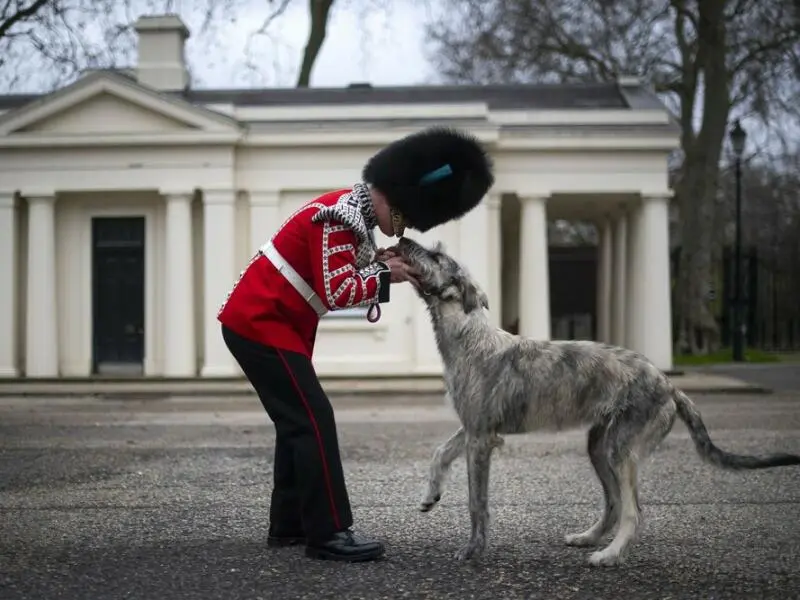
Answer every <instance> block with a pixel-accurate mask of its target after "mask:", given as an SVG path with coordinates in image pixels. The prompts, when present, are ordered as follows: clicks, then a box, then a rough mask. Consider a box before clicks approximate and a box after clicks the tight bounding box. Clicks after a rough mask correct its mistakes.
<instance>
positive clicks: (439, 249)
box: [431, 242, 445, 254]
mask: <svg viewBox="0 0 800 600" xmlns="http://www.w3.org/2000/svg"><path fill="white" fill-rule="evenodd" d="M431 252H433V253H434V254H444V253H445V249H444V243H442V242H436V243H435V244H434V245H433V247H432V248H431Z"/></svg>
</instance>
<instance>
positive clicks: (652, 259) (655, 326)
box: [633, 195, 672, 370]
mask: <svg viewBox="0 0 800 600" xmlns="http://www.w3.org/2000/svg"><path fill="white" fill-rule="evenodd" d="M639 212H640V216H639V219H638V227H639V232H638V235H637V236H636V254H638V255H639V257H640V260H638V261H636V263H635V267H636V270H635V272H634V274H633V277H634V278H635V279H636V281H637V286H636V289H637V293H636V302H637V305H636V308H637V309H638V310H637V311H636V312H637V314H638V319H637V321H636V322H637V328H638V335H637V337H636V342H637V345H636V347H635V348H634V349H635V350H638V351H639V352H641V353H642V354H644V355H645V356H646V357H647V358H649V359H650V360H651V361H653V363H654V364H655V365H656V366H657V367H658V368H659V369H662V370H670V369H672V306H671V304H672V294H671V286H670V257H669V197H668V196H666V195H664V196H645V197H644V198H642V206H641V208H640V211H639Z"/></svg>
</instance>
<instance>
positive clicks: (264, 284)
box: [217, 184, 390, 359]
mask: <svg viewBox="0 0 800 600" xmlns="http://www.w3.org/2000/svg"><path fill="white" fill-rule="evenodd" d="M367 202H370V200H369V192H368V190H367V188H366V186H364V185H362V184H356V186H354V187H353V188H352V189H343V190H337V191H334V192H330V193H328V194H324V195H323V196H320V197H319V198H316V199H315V200H312V201H310V202H308V203H307V204H305V205H304V206H302V207H301V208H300V209H299V210H297V211H296V212H295V213H294V214H293V215H291V216H290V217H289V218H288V219H287V220H286V221H285V222H284V224H283V225H282V226H281V227H280V229H279V230H278V231H277V232H276V233H275V235H274V236H273V237H272V239H271V243H272V246H273V247H274V250H277V252H278V253H279V254H280V257H282V258H283V259H285V262H286V263H288V264H289V265H291V267H292V268H293V269H294V271H295V272H296V273H297V274H298V275H299V276H300V277H301V278H302V280H303V281H304V282H305V283H306V284H307V286H308V287H310V289H311V290H313V292H315V294H316V296H317V297H318V299H317V302H318V303H320V304H321V305H323V306H324V308H322V306H320V309H321V311H325V310H341V309H345V308H354V307H361V306H369V305H371V304H376V303H381V302H388V301H389V284H390V281H389V277H390V271H389V268H388V267H387V266H386V264H385V263H382V262H379V261H375V260H374V258H375V250H376V247H375V241H374V237H373V235H372V227H374V217H372V216H371V215H372V213H371V204H369V205H368V206H367V204H366V203H367ZM364 206H367V208H366V209H364V208H363V207H364ZM365 211H366V212H367V214H368V219H369V220H367V219H365V216H364V212H365ZM268 246H269V242H268V243H267V244H265V245H264V246H262V248H261V249H260V250H259V251H258V252H257V253H256V254H255V256H254V257H253V258H252V259H251V261H250V263H249V264H248V265H247V267H246V268H245V270H244V271H243V272H242V274H241V275H240V276H239V279H238V281H237V282H236V283H235V285H234V287H233V289H232V290H231V292H230V293H229V294H228V297H227V298H226V300H225V302H224V303H223V305H222V307H221V308H220V310H219V314H218V317H217V318H218V319H219V321H220V322H221V323H222V324H223V325H225V326H227V327H228V328H229V329H231V330H232V331H234V332H235V333H237V334H239V335H241V336H242V337H245V338H248V339H251V340H253V341H256V342H259V343H262V344H266V345H268V346H274V347H277V348H281V349H283V350H288V351H291V352H298V353H301V354H304V355H305V356H307V357H308V358H309V359H310V358H311V356H312V355H313V352H314V342H315V340H316V334H317V326H318V325H319V314H318V313H317V311H316V310H315V309H314V308H313V307H312V304H311V303H310V302H309V301H308V300H306V298H304V296H303V295H302V294H301V293H300V292H299V291H298V290H297V289H296V288H295V286H293V285H292V283H291V281H290V279H289V278H287V276H286V275H285V274H284V273H282V272H281V271H279V270H278V267H277V266H276V264H275V263H274V262H273V261H271V260H270V258H268V256H265V253H269V249H268ZM278 264H280V261H279V263H278ZM285 270H286V268H285V267H284V271H285ZM320 301H321V302H320Z"/></svg>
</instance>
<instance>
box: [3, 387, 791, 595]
mask: <svg viewBox="0 0 800 600" xmlns="http://www.w3.org/2000/svg"><path fill="white" fill-rule="evenodd" d="M696 399H697V401H698V403H699V405H700V407H701V410H702V411H703V415H704V417H705V420H706V423H707V426H708V428H709V430H710V432H711V435H712V438H713V439H714V440H715V441H716V442H717V443H718V444H719V445H720V446H722V447H723V448H725V449H729V450H736V451H741V452H766V451H790V452H795V453H800V394H797V393H776V394H772V395H755V396H745V395H741V394H736V395H730V396H722V395H717V396H697V398H696ZM256 402H257V401H255V400H254V403H253V405H252V407H251V408H252V410H249V409H247V410H244V409H236V410H225V406H224V405H221V407H220V410H218V411H208V410H201V409H199V408H197V407H195V408H192V409H188V408H187V406H186V405H182V404H180V403H177V404H176V403H170V402H158V401H153V402H137V401H119V402H113V401H83V400H64V401H58V400H55V399H47V400H36V399H20V400H18V401H17V400H14V399H9V398H5V399H1V400H0V519H1V520H0V598H2V599H3V600H16V599H20V598H30V599H36V600H45V599H51V598H59V599H61V598H64V599H68V600H73V599H74V600H77V599H83V598H92V599H102V600H111V599H116V598H126V599H147V600H161V599H164V600H170V599H183V598H198V599H203V600H211V599H216V598H225V599H232V598H235V599H253V598H264V599H283V598H291V599H294V598H298V599H299V598H309V599H312V598H313V599H320V598H343V599H348V600H349V599H355V598H364V599H379V598H431V599H436V600H444V599H451V598H452V599H459V600H462V599H469V598H487V599H503V600H504V599H509V598H548V599H561V598H581V599H584V598H585V599H589V598H592V599H623V598H624V599H626V600H628V599H639V598H642V599H644V598H658V599H662V600H666V599H672V598H674V599H682V600H683V599H690V598H703V599H708V600H710V599H722V598H743V599H744V598H747V599H757V598H759V599H765V598H780V599H786V598H798V597H800V468H796V467H789V468H783V469H774V470H769V471H758V472H749V473H728V472H723V471H720V470H717V469H714V468H713V467H711V466H708V465H705V464H704V463H702V462H701V461H700V460H699V458H698V457H697V456H696V454H695V452H694V449H693V446H692V444H691V442H690V441H689V439H688V435H687V432H686V430H685V428H684V427H683V425H682V424H678V425H676V427H675V429H674V430H673V433H672V434H671V435H670V436H669V437H668V438H667V440H666V441H665V442H664V444H663V445H662V446H661V448H660V449H659V451H658V452H657V453H656V454H655V455H654V456H653V458H652V459H651V460H650V461H649V463H647V464H646V465H645V467H643V468H642V470H641V473H640V493H641V501H642V505H643V511H644V518H645V528H644V530H643V532H642V535H641V537H640V539H639V541H638V542H637V543H636V544H635V545H634V546H633V547H632V549H631V553H630V555H629V557H628V560H627V562H626V563H625V564H624V565H622V566H620V567H611V568H595V567H590V566H588V565H587V563H586V558H587V557H588V554H589V552H590V551H591V550H590V549H579V548H570V547H567V546H566V545H565V544H564V543H563V535H564V534H565V533H567V532H575V531H579V530H583V529H585V528H586V527H587V526H588V525H589V524H591V522H593V520H594V519H595V518H596V517H597V515H598V512H599V510H600V508H601V492H600V486H599V484H598V483H597V480H596V479H595V476H594V473H593V471H592V469H591V466H590V464H589V461H588V459H587V457H586V455H585V451H584V448H585V434H584V433H582V432H566V433H561V434H541V435H533V434H531V435H524V436H510V437H507V438H506V445H505V447H504V448H503V449H502V450H501V451H500V452H499V453H498V454H495V458H494V462H493V466H492V475H491V484H490V485H491V488H490V505H491V508H492V524H491V529H490V540H489V546H488V548H487V551H486V554H485V555H484V556H483V558H482V559H480V560H479V561H477V562H475V563H457V562H456V561H455V560H454V558H453V555H454V553H455V552H456V550H457V549H458V548H459V547H460V546H461V545H462V544H464V543H465V542H466V540H467V536H468V532H469V516H468V513H467V505H466V474H465V467H464V462H463V460H458V461H456V463H455V464H454V467H453V472H452V476H451V478H450V482H449V485H448V487H447V489H446V491H445V494H444V496H443V498H442V502H441V503H440V505H439V506H438V507H437V508H436V509H435V510H434V511H432V512H431V513H428V514H423V513H420V512H418V510H417V502H418V501H419V499H420V496H421V493H422V490H423V485H424V482H425V475H426V470H427V465H428V460H429V458H430V455H431V453H432V452H433V450H434V448H435V446H436V445H437V444H438V443H439V442H440V441H442V440H443V439H444V438H445V437H446V436H448V435H449V434H450V433H451V432H452V431H453V430H454V428H455V426H456V423H455V421H454V420H453V418H452V416H451V415H450V413H449V412H448V411H447V409H441V410H440V409H426V408H423V407H416V408H412V409H406V410H404V409H391V408H381V406H380V403H379V401H378V400H377V399H376V402H375V408H361V409H347V410H337V415H338V418H339V436H340V443H341V446H342V453H343V457H344V464H345V471H346V477H347V481H348V484H349V489H350V495H351V499H352V503H353V509H354V513H355V520H356V529H357V530H359V531H361V532H364V533H366V534H368V535H374V536H377V537H380V538H381V539H383V540H384V541H385V542H386V545H387V557H386V559H385V560H383V561H380V562H376V563H364V564H355V565H349V564H339V563H329V562H318V561H313V560H310V559H307V558H305V557H304V556H303V553H302V549H301V548H297V547H295V548H287V549H278V550H274V549H270V548H267V547H266V544H265V539H266V530H267V526H268V522H267V514H268V499H269V493H270V482H271V456H272V450H273V440H274V436H273V431H272V427H271V425H270V424H269V421H268V420H267V419H266V417H265V416H264V414H263V413H262V412H260V411H259V410H258V407H257V404H256ZM204 406H206V407H207V406H208V405H207V403H205V404H204ZM237 406H241V403H239V404H237Z"/></svg>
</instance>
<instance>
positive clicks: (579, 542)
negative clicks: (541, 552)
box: [564, 533, 598, 548]
mask: <svg viewBox="0 0 800 600" xmlns="http://www.w3.org/2000/svg"><path fill="white" fill-rule="evenodd" d="M597 542H598V540H597V538H596V537H595V536H593V535H586V534H585V533H568V534H567V535H565V536H564V543H566V544H567V546H575V547H578V548H583V547H586V546H596V545H597Z"/></svg>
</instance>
